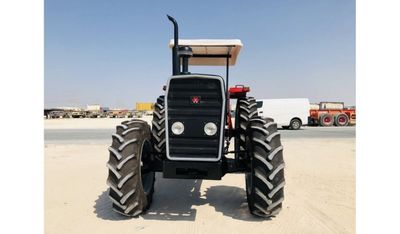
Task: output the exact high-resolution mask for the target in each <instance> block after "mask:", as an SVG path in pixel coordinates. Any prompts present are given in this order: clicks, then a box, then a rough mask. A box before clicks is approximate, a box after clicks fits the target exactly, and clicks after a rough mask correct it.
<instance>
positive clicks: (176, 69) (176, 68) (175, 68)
mask: <svg viewBox="0 0 400 234" xmlns="http://www.w3.org/2000/svg"><path fill="white" fill-rule="evenodd" d="M167 17H168V19H169V21H171V22H172V23H173V24H174V47H172V75H179V74H180V67H181V65H180V59H179V55H178V51H179V42H178V40H179V35H178V23H177V22H176V20H175V19H174V18H173V17H172V16H169V15H167Z"/></svg>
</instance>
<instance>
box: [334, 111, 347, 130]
mask: <svg viewBox="0 0 400 234" xmlns="http://www.w3.org/2000/svg"><path fill="white" fill-rule="evenodd" d="M348 124H349V117H348V116H347V115H346V114H343V113H341V114H338V115H336V116H335V125H336V126H338V127H344V126H347V125H348Z"/></svg>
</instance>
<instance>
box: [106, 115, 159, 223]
mask: <svg viewBox="0 0 400 234" xmlns="http://www.w3.org/2000/svg"><path fill="white" fill-rule="evenodd" d="M150 134H151V133H150V126H149V125H148V124H147V123H146V122H145V121H142V120H137V119H134V120H130V121H124V122H122V124H121V125H118V126H117V132H116V133H115V134H113V135H112V145H111V146H110V147H109V148H108V150H109V151H110V159H109V161H108V163H107V167H108V171H109V173H108V179H107V185H108V186H109V187H110V193H109V195H110V199H111V201H112V203H113V209H114V210H115V211H116V212H118V213H120V214H122V215H125V216H137V215H139V214H140V213H142V212H143V211H145V210H146V209H148V208H149V206H150V204H151V201H152V196H153V193H154V179H155V172H154V171H152V170H151V159H152V157H151V152H152V149H151V147H152V146H151V142H150Z"/></svg>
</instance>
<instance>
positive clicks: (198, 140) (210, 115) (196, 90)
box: [165, 74, 226, 161]
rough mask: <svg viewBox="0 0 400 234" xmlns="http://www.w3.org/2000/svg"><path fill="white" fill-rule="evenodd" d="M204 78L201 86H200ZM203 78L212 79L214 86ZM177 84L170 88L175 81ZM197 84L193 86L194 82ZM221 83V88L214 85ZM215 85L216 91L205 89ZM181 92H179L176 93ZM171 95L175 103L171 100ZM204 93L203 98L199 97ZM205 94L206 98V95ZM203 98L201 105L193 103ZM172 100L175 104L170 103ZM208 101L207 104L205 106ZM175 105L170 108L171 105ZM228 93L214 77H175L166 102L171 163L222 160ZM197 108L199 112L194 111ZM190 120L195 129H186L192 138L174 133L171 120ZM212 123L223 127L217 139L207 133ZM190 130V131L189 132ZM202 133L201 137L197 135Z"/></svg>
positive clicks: (167, 137) (222, 83) (167, 148)
mask: <svg viewBox="0 0 400 234" xmlns="http://www.w3.org/2000/svg"><path fill="white" fill-rule="evenodd" d="M199 79H201V85H199ZM203 79H207V80H210V83H209V84H207V82H204V80H203ZM172 80H174V82H173V83H175V84H174V85H177V86H181V87H178V88H176V87H175V86H174V87H172V89H171V87H170V84H171V81H172ZM190 80H192V81H193V83H191V82H190ZM196 80H197V82H196ZM212 84H218V85H212ZM209 85H210V86H213V88H211V89H210V88H208V87H203V86H209ZM177 90H178V93H175V92H176V91H177ZM170 92H174V93H172V94H173V95H171V96H173V100H170V99H171V98H170ZM199 94H201V95H199ZM202 95H203V96H202ZM197 96H198V97H199V98H200V104H198V105H199V106H196V104H193V103H192V104H193V105H192V104H191V103H190V101H191V98H192V97H197ZM170 101H172V102H171V103H169V102H170ZM203 101H204V104H203ZM169 104H170V105H171V106H170V107H169V106H168V105H169ZM225 105H226V94H225V86H224V80H223V79H222V77H220V76H212V75H193V74H192V75H178V76H172V77H171V78H170V79H169V80H168V83H167V88H166V101H165V127H166V132H165V134H166V135H165V136H166V154H167V158H168V159H170V160H183V161H219V160H220V159H221V157H222V155H223V147H224V129H225V114H226V106H225ZM194 109H195V110H194ZM182 118H183V119H186V120H187V121H188V122H191V123H192V126H186V128H185V131H187V130H188V131H190V130H191V133H190V134H189V135H191V136H188V137H186V136H183V135H182V136H175V135H173V134H171V131H170V126H171V124H172V122H171V123H169V121H170V120H173V119H175V120H179V119H182ZM208 121H212V122H215V123H216V124H217V126H219V129H218V132H217V133H216V135H215V136H213V137H210V136H206V135H205V134H204V130H203V129H204V126H203V124H204V123H205V122H208ZM189 127H190V129H188V128H189ZM196 134H198V135H196Z"/></svg>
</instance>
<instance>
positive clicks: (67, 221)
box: [45, 119, 355, 234]
mask: <svg viewBox="0 0 400 234" xmlns="http://www.w3.org/2000/svg"><path fill="white" fill-rule="evenodd" d="M55 121H56V120H54V121H53V120H52V121H47V120H46V121H45V128H47V129H57V126H58V127H59V128H74V127H76V126H79V125H80V124H81V123H82V122H85V124H86V125H85V126H86V127H88V126H89V127H90V126H91V125H90V124H89V125H88V123H89V122H86V121H90V120H78V121H73V120H58V121H60V122H58V123H57V122H55ZM114 121H115V122H116V123H119V122H120V121H121V119H117V120H107V119H104V120H101V121H100V120H99V121H95V122H96V123H95V124H92V125H93V126H91V127H93V128H98V127H104V128H107V127H109V126H110V125H114ZM79 122H81V123H79ZM57 124H58V125H57ZM78 128H79V127H78ZM110 142H111V140H110ZM282 143H283V145H284V158H285V162H286V168H285V177H286V187H285V201H284V203H283V209H282V211H281V213H280V214H279V215H278V216H277V217H276V218H273V219H272V220H266V221H265V220H262V219H259V218H256V217H253V216H252V215H250V214H249V211H248V208H247V203H246V196H245V190H244V188H245V186H244V175H242V174H228V175H226V176H225V177H224V178H223V179H222V180H221V181H209V180H203V181H202V180H173V179H163V178H162V176H161V175H158V177H157V179H156V185H155V194H154V201H153V204H152V206H151V208H150V210H149V211H148V212H147V213H146V214H144V215H142V216H140V217H138V218H131V219H127V218H124V217H122V216H120V215H118V214H116V213H114V212H113V211H112V209H111V202H110V201H109V199H108V195H107V186H106V184H105V181H106V178H107V169H106V167H105V163H106V162H107V160H108V151H107V148H108V146H109V145H108V144H104V143H96V142H93V143H88V144H57V143H46V144H45V231H46V233H121V234H122V233H354V232H355V139H354V138H349V139H335V138H332V139H306V138H305V139H282Z"/></svg>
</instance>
